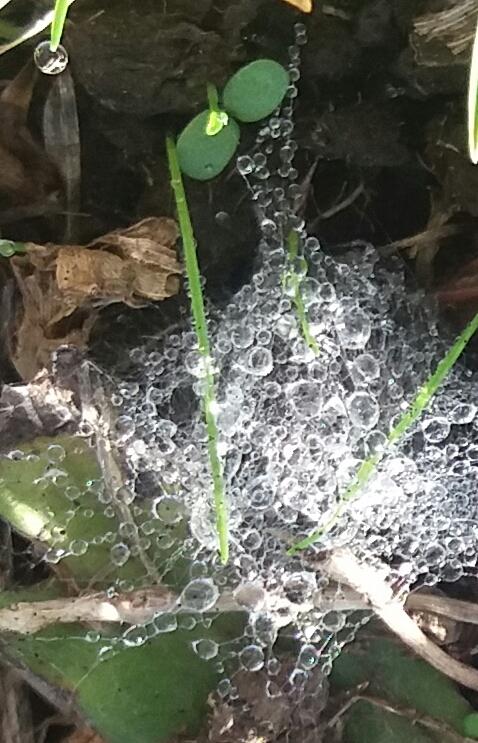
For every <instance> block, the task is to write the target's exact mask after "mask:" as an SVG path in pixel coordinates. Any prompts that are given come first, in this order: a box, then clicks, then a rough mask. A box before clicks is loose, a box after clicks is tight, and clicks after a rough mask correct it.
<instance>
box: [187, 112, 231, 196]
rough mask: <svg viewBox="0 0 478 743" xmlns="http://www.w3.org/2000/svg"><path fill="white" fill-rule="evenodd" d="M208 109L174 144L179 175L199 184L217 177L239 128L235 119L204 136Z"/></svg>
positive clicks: (229, 155)
mask: <svg viewBox="0 0 478 743" xmlns="http://www.w3.org/2000/svg"><path fill="white" fill-rule="evenodd" d="M210 113H211V112H210V111H209V109H208V110H207V111H203V112H202V113H200V114H198V115H197V116H195V117H194V119H192V121H190V122H189V124H188V125H187V126H186V128H185V129H183V131H182V132H181V134H180V135H179V137H178V141H177V143H176V148H177V152H178V159H179V165H180V167H181V170H182V172H183V173H184V174H185V175H188V176H189V177H190V178H195V179H196V180H198V181H208V180H210V179H211V178H214V177H215V176H216V175H219V173H221V172H222V171H223V170H224V168H225V167H226V165H227V164H228V162H229V161H230V159H231V157H232V156H233V155H234V153H235V151H236V149H237V145H238V144H239V137H240V131H239V126H238V125H237V123H236V122H235V121H234V119H231V118H229V121H228V123H227V124H226V125H225V126H223V127H222V129H221V130H220V131H219V132H218V133H217V134H214V135H210V134H208V133H207V131H206V130H207V125H208V121H209V115H210Z"/></svg>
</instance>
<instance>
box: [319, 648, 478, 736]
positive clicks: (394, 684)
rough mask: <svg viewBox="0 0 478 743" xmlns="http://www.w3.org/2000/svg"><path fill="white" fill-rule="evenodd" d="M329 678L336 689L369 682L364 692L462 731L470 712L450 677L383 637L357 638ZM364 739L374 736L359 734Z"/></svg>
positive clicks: (338, 660)
mask: <svg viewBox="0 0 478 743" xmlns="http://www.w3.org/2000/svg"><path fill="white" fill-rule="evenodd" d="M331 682H332V686H333V687H334V688H335V689H339V690H344V689H351V688H354V687H356V686H357V685H358V684H361V683H364V682H368V684H369V685H368V687H367V690H366V694H370V695H371V696H375V697H379V698H381V699H384V700H386V701H389V702H390V703H391V704H392V705H393V704H395V705H398V706H400V707H405V708H411V709H415V710H417V712H419V713H421V714H424V715H428V716H429V717H432V718H434V719H436V720H440V721H442V722H444V723H446V724H447V725H449V726H450V727H452V728H453V729H454V730H456V731H457V732H459V733H461V734H462V733H463V725H464V718H465V717H466V715H468V714H469V713H470V712H472V707H471V706H470V704H469V703H468V702H467V701H466V700H465V699H464V698H463V697H462V696H461V694H460V693H459V692H458V690H457V688H456V686H455V685H454V684H453V682H452V681H450V680H449V679H448V678H446V677H445V676H443V675H442V674H440V673H439V672H438V671H436V670H435V669H434V668H432V667H431V666H429V665H428V664H427V663H425V661H423V660H421V659H419V658H416V657H414V656H411V655H409V654H408V653H407V652H406V651H405V650H404V649H403V648H402V647H400V646H399V645H397V644H396V643H394V642H393V641H392V640H388V639H385V638H375V639H372V640H369V641H357V642H356V643H354V645H351V646H350V647H349V648H347V650H346V651H345V652H343V653H341V655H340V656H339V657H338V658H337V660H336V661H335V663H334V667H333V670H332V675H331ZM352 740H357V741H358V739H357V738H356V739H352V738H351V739H350V741H352ZM364 740H367V743H371V742H372V740H374V741H375V738H373V739H372V738H370V739H369V738H368V737H365V738H362V739H361V743H362V741H364ZM377 740H378V739H377ZM393 740H395V739H393ZM402 740H407V742H408V743H410V741H409V739H408V738H402ZM380 743H382V741H381V740H380Z"/></svg>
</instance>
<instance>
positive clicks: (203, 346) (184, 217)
mask: <svg viewBox="0 0 478 743" xmlns="http://www.w3.org/2000/svg"><path fill="white" fill-rule="evenodd" d="M166 152H167V155H168V164H169V173H170V177H171V186H172V189H173V192H174V197H175V201H176V209H177V213H178V220H179V228H180V231H181V237H182V241H183V250H184V262H185V267H186V274H187V277H188V283H189V297H190V300H191V310H192V315H193V321H194V329H195V331H196V337H197V341H198V347H199V353H200V355H201V359H202V362H203V364H204V377H203V379H202V382H203V393H202V394H203V399H202V403H203V412H204V419H205V422H206V430H207V441H208V443H207V447H208V455H209V465H210V468H211V476H212V481H213V494H214V506H215V511H216V528H217V533H218V537H219V553H220V555H221V560H222V563H223V564H225V563H226V562H227V560H228V557H229V536H228V513H227V503H226V495H225V489H224V480H223V475H222V464H221V460H220V457H219V453H218V447H217V443H218V428H217V422H216V412H215V407H216V391H215V384H214V373H213V369H212V361H211V349H210V344H209V337H208V332H207V322H206V312H205V309H204V299H203V294H202V288H201V275H200V272H199V264H198V259H197V254H196V241H195V239H194V231H193V226H192V223H191V217H190V214H189V209H188V203H187V199H186V192H185V190H184V183H183V179H182V176H181V170H180V168H179V162H178V155H177V151H176V145H175V142H174V140H173V139H172V137H167V138H166Z"/></svg>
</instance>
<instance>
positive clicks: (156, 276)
mask: <svg viewBox="0 0 478 743" xmlns="http://www.w3.org/2000/svg"><path fill="white" fill-rule="evenodd" d="M177 237H178V231H177V226H176V223H175V222H174V221H173V220H171V219H167V218H164V217H158V218H157V217H151V218H148V219H144V220H142V221H141V222H139V223H138V224H135V225H133V226H132V227H129V228H127V229H125V230H116V231H114V232H110V233H108V234H107V235H105V236H104V237H100V238H98V239H96V240H94V241H93V242H92V243H90V244H89V245H87V246H76V245H69V246H63V245H61V246H59V245H51V244H49V245H35V244H34V243H26V244H25V249H26V252H25V253H24V254H21V255H20V254H18V255H15V256H13V257H12V258H11V266H12V270H13V273H14V276H15V279H16V283H17V286H18V290H19V292H20V295H21V305H22V306H21V309H20V311H19V312H18V313H17V315H16V317H15V321H14V323H15V327H14V329H13V333H12V336H13V338H12V342H11V346H12V348H11V352H10V355H11V358H12V362H13V363H14V365H15V367H16V369H17V370H18V372H19V374H20V375H21V377H22V378H23V379H25V380H29V379H32V378H33V377H34V376H35V374H36V373H37V372H38V371H39V370H40V369H42V368H44V367H45V366H46V365H47V364H48V361H49V359H50V356H51V353H52V352H53V351H54V350H55V349H57V348H58V347H60V346H63V345H71V346H74V347H76V348H79V349H83V348H85V347H86V344H87V342H88V338H89V334H90V332H91V329H92V327H93V325H94V323H95V320H96V318H97V314H98V310H99V309H100V308H101V307H104V306H106V305H108V304H111V303H113V302H124V303H125V304H127V305H129V306H130V307H141V306H144V305H145V304H146V303H147V302H148V301H157V300H161V299H166V298H167V297H170V296H172V295H174V294H175V293H176V292H177V291H178V289H179V277H180V274H181V265H180V264H179V262H178V260H177V257H176V250H175V243H176V239H177Z"/></svg>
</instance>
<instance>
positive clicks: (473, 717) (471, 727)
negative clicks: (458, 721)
mask: <svg viewBox="0 0 478 743" xmlns="http://www.w3.org/2000/svg"><path fill="white" fill-rule="evenodd" d="M463 732H464V734H465V735H466V736H467V737H468V738H478V712H471V713H470V714H469V715H467V716H466V717H465V720H464V724H463Z"/></svg>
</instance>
